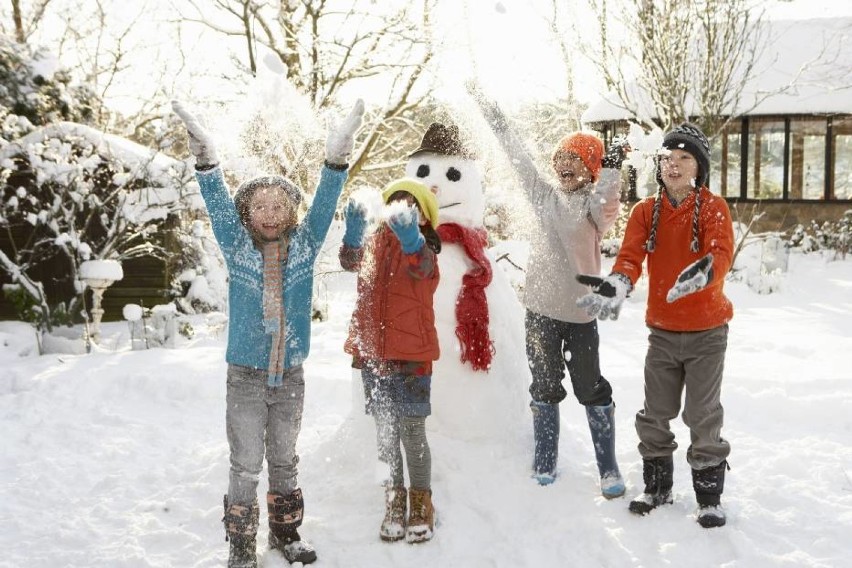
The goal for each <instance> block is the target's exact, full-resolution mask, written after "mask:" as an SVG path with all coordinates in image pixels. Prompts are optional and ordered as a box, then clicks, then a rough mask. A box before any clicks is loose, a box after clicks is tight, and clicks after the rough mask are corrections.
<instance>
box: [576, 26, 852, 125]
mask: <svg viewBox="0 0 852 568" xmlns="http://www.w3.org/2000/svg"><path fill="white" fill-rule="evenodd" d="M763 25H764V26H766V27H765V28H764V30H763V32H761V33H759V34H758V37H760V38H761V42H762V43H763V44H764V45H763V49H762V50H759V51H760V53H759V55H758V58H757V61H756V64H755V67H754V69H753V71H752V73H751V77H750V79H749V80H748V81H747V83H746V85H745V88H744V90H743V93H742V95H741V97H740V100H739V103H738V104H737V105H736V107H735V108H734V109H733V112H732V113H731V114H733V115H734V116H738V115H743V114H747V115H770V114H832V113H841V114H844V113H852V18H820V19H809V20H776V21H765V22H764V23H763ZM627 90H628V92H629V93H631V97H632V98H633V99H634V100H635V101H636V110H637V114H640V115H645V116H652V108H653V106H652V105H651V104H650V98H649V97H648V94H647V93H645V92H643V91H642V89H641V88H640V87H639V85H638V83H636V82H633V83H631V84H630V85H628V88H627ZM625 106H626V105H624V104H622V103H620V101H619V99H618V98H617V96H616V95H615V94H614V93H609V94H607V95H605V96H603V97H601V99H600V100H598V101H597V102H595V103H593V104H592V105H591V106H589V108H588V109H587V110H586V112H584V113H583V116H582V121H583V122H584V123H586V124H588V123H595V122H608V121H615V120H627V119H629V118H631V117H632V116H633V113H631V112H629V111H628V110H626V109H625V108H624V107H625ZM695 114H698V113H697V112H696V113H695Z"/></svg>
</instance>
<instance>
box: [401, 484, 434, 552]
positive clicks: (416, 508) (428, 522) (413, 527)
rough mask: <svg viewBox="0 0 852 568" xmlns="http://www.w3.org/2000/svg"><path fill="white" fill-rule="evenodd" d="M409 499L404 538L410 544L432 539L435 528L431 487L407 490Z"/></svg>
mask: <svg viewBox="0 0 852 568" xmlns="http://www.w3.org/2000/svg"><path fill="white" fill-rule="evenodd" d="M408 496H409V498H410V500H411V504H410V505H411V506H410V510H411V512H410V513H409V515H408V528H407V529H406V531H405V540H406V541H408V542H409V543H411V544H415V543H418V542H426V541H427V540H432V534H433V533H434V530H435V508H434V507H433V506H432V490H431V489H414V488H412V489H411V491H409V492H408Z"/></svg>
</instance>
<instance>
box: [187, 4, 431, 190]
mask: <svg viewBox="0 0 852 568" xmlns="http://www.w3.org/2000/svg"><path fill="white" fill-rule="evenodd" d="M435 3H436V0H420V1H419V2H406V3H402V4H393V5H390V4H388V3H377V2H374V1H370V2H368V1H366V0H363V1H362V0H356V1H354V2H342V1H339V0H322V1H319V2H306V1H300V0H297V1H280V2H279V1H275V2H272V1H260V2H258V1H257V0H188V2H187V4H188V5H190V6H191V7H192V10H184V16H183V17H184V21H194V22H199V23H201V24H204V25H206V26H208V27H210V28H212V29H214V30H216V31H217V32H219V33H222V34H223V35H226V36H230V37H243V38H245V43H244V45H245V46H246V50H245V57H244V58H243V59H242V61H243V62H244V67H245V69H246V72H247V73H249V74H251V75H252V76H254V75H256V74H257V73H258V71H259V67H260V66H261V65H262V64H263V61H262V55H261V54H260V53H259V51H258V47H259V46H263V47H264V49H267V50H270V51H271V52H272V54H274V57H275V58H276V59H277V60H278V62H279V65H281V66H282V67H283V73H284V76H285V78H286V80H287V81H288V82H289V83H290V84H291V85H293V86H294V87H295V88H296V90H297V91H299V92H300V93H301V94H303V95H304V96H305V97H307V99H308V101H309V102H310V105H311V107H312V108H313V109H314V110H315V111H317V112H321V111H324V110H326V109H334V110H336V111H338V112H342V111H345V110H348V109H346V108H344V107H346V106H347V104H348V103H346V102H344V101H346V100H354V97H355V96H358V95H359V93H358V89H359V88H371V89H376V88H377V87H376V85H375V81H376V78H378V77H381V80H380V81H381V82H380V85H383V86H380V87H378V88H380V89H384V90H385V92H386V93H387V99H386V102H385V104H384V105H381V106H380V107H378V108H377V110H376V111H374V112H372V113H369V114H368V115H367V116H365V124H364V127H363V128H362V129H361V134H360V137H359V144H358V147H357V149H356V152H355V154H354V155H353V156H352V160H351V163H350V179H354V178H356V177H358V176H359V175H360V174H361V172H362V171H363V170H373V171H375V170H376V169H387V168H389V167H395V166H398V165H400V164H399V162H398V160H399V157H400V156H401V155H403V153H404V149H405V148H407V147H406V146H405V144H406V143H407V142H408V137H409V136H410V134H411V133H412V132H422V131H423V130H425V127H426V125H424V124H419V123H418V122H416V116H415V115H413V114H412V113H411V112H410V111H411V109H412V108H414V107H415V106H417V105H419V104H420V103H422V102H423V101H424V99H425V97H427V96H428V93H429V87H428V86H425V85H424V84H423V83H424V82H425V79H426V78H427V77H426V76H427V75H428V74H427V65H428V63H429V61H430V60H431V59H432V55H433V51H432V48H431V47H432V46H431V44H430V35H431V30H430V14H431V11H432V10H433V8H434V5H435ZM366 80H372V81H373V83H372V84H371V83H370V82H369V81H366ZM347 97H348V98H347ZM427 124H428V123H427ZM315 150H316V149H315V148H313V149H312V148H310V147H298V148H296V149H295V150H292V151H290V152H289V153H290V154H291V155H290V156H288V159H289V160H291V161H292V160H293V159H294V158H296V157H299V156H301V155H302V154H304V153H306V152H307V153H310V152H313V151H315Z"/></svg>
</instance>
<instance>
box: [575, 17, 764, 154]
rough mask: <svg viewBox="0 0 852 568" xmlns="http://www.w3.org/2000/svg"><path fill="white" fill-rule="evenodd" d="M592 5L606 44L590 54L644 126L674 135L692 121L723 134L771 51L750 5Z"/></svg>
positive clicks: (712, 132)
mask: <svg viewBox="0 0 852 568" xmlns="http://www.w3.org/2000/svg"><path fill="white" fill-rule="evenodd" d="M588 2H589V6H590V8H591V10H592V12H593V14H594V15H595V17H596V18H597V22H598V28H599V34H598V35H599V38H600V43H599V44H598V45H597V46H592V47H590V48H588V49H587V50H586V51H587V52H588V55H589V56H590V58H591V60H592V61H593V62H594V63H595V64H596V66H597V68H598V70H599V72H600V73H601V76H602V77H603V78H604V80H605V82H606V85H607V88H609V89H611V90H612V91H613V92H614V94H615V96H616V98H617V99H618V104H620V105H622V106H623V108H625V109H626V110H628V111H630V112H632V113H633V114H634V119H635V121H636V122H637V123H639V124H642V125H644V126H645V127H646V128H648V129H649V130H650V129H653V128H654V127H658V128H662V129H663V130H667V129H668V128H670V127H671V126H672V125H674V124H677V123H679V122H683V121H685V120H689V119H692V120H694V121H696V122H698V123H700V124H701V126H702V127H703V128H704V131H705V132H706V133H707V134H708V136H709V137H710V138H713V137H715V135H716V134H717V133H719V132H721V130H722V129H723V128H724V126H725V125H726V124H727V121H728V120H730V118H731V114H732V113H731V110H732V109H735V108H737V107H738V103H739V102H740V97H741V95H742V93H743V90H744V88H745V87H746V85H747V84H748V81H749V79H750V77H751V74H752V73H753V71H754V67H755V64H756V63H757V62H758V60H759V56H760V54H761V52H762V50H763V49H764V47H765V35H766V32H765V29H764V28H763V27H762V26H761V19H762V15H763V13H762V11H760V10H759V9H757V8H755V7H754V6H753V3H752V2H750V1H749V0H700V1H694V2H682V1H679V0H588ZM615 13H618V14H620V15H622V16H623V17H621V18H619V19H618V20H615V19H614V18H613V15H614V14H615ZM616 23H620V24H621V25H622V26H623V29H622V30H620V32H623V35H624V39H623V40H622V41H617V42H616V41H613V39H612V38H613V37H618V36H619V35H620V34H619V33H613V32H614V30H612V29H611V28H612V26H613V25H614V24H616ZM766 95H767V96H768V95H769V93H767V94H766Z"/></svg>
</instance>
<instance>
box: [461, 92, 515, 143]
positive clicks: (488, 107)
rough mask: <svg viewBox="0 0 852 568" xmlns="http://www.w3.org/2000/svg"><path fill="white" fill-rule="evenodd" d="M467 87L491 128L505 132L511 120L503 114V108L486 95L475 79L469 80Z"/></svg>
mask: <svg viewBox="0 0 852 568" xmlns="http://www.w3.org/2000/svg"><path fill="white" fill-rule="evenodd" d="M465 88H467V92H468V93H470V96H472V97H473V100H475V101H476V104H477V105H479V110H480V111H481V112H482V116H483V118H485V120H486V122H488V124H489V125H490V126H491V128H493V129H494V130H495V131H496V132H503V131H505V130H506V129H507V128H508V127H509V121H508V120H507V119H506V115H505V114H503V110H502V109H501V108H500V107H499V106H498V105H497V103H496V102H495V101H493V100H491V99H489V98H488V97H486V96H485V93H483V92H482V89H480V88H479V85H478V84H477V83H476V82H475V81H467V82H466V83H465Z"/></svg>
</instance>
